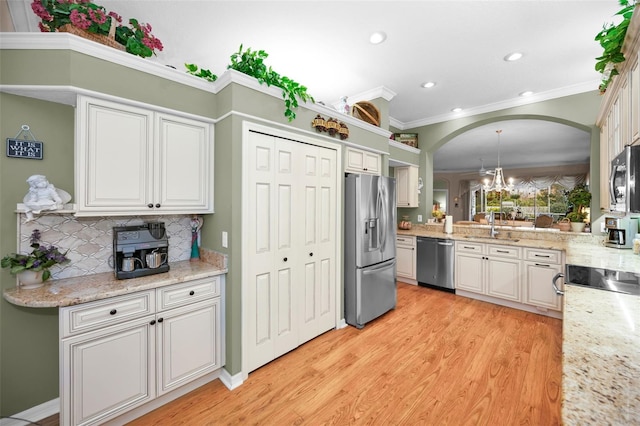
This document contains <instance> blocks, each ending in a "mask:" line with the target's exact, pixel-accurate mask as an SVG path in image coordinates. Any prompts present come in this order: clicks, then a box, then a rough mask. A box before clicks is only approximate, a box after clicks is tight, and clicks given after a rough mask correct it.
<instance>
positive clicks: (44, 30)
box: [38, 22, 51, 33]
mask: <svg viewBox="0 0 640 426" xmlns="http://www.w3.org/2000/svg"><path fill="white" fill-rule="evenodd" d="M38 28H40V31H42V32H43V33H48V32H51V30H50V29H49V27H47V26H46V25H44V24H43V23H42V22H38Z"/></svg>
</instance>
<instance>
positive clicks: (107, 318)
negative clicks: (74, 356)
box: [60, 291, 155, 337]
mask: <svg viewBox="0 0 640 426" xmlns="http://www.w3.org/2000/svg"><path fill="white" fill-rule="evenodd" d="M153 295H154V291H144V292H139V293H133V294H129V295H126V296H118V297H113V298H110V299H105V300H101V301H97V302H90V303H83V304H82V305H76V306H70V307H65V308H61V309H60V315H61V317H62V318H61V320H62V330H61V331H62V336H63V337H67V336H71V335H74V334H78V333H84V332H86V331H89V330H95V329H97V328H104V327H109V326H112V325H115V324H119V323H121V322H124V321H129V320H133V319H136V318H139V317H142V316H145V315H149V314H153V313H154V312H155V298H154V297H153Z"/></svg>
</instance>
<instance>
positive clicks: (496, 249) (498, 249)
mask: <svg viewBox="0 0 640 426" xmlns="http://www.w3.org/2000/svg"><path fill="white" fill-rule="evenodd" d="M488 247H489V249H488V250H487V254H489V255H490V256H495V257H506V258H509V259H519V258H520V249H519V248H518V247H509V246H494V245H490V246H488Z"/></svg>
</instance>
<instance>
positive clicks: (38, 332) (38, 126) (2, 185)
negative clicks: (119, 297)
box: [0, 93, 74, 416]
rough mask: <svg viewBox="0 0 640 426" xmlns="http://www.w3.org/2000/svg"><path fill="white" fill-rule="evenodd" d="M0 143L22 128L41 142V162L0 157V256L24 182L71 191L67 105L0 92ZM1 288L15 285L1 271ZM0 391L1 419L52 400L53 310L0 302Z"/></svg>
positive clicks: (12, 237)
mask: <svg viewBox="0 0 640 426" xmlns="http://www.w3.org/2000/svg"><path fill="white" fill-rule="evenodd" d="M0 111H1V113H0V129H2V135H1V137H2V141H3V146H4V141H5V140H6V138H8V137H10V138H13V137H15V136H16V134H17V133H18V132H19V131H20V126H21V125H23V124H27V125H29V127H30V128H31V132H32V133H33V134H34V135H35V137H36V138H37V139H38V140H41V141H43V142H44V148H43V153H44V159H43V160H41V161H40V160H25V159H19V158H9V157H6V156H5V155H2V156H0V191H1V192H0V194H1V203H0V210H1V211H2V221H1V222H0V235H1V237H0V255H2V256H4V255H6V254H9V253H13V252H16V251H17V247H16V233H17V225H16V214H15V209H16V204H17V203H20V202H22V198H23V197H24V195H25V194H26V193H27V191H28V189H29V186H28V185H27V183H26V179H27V178H28V177H29V176H31V175H33V174H43V175H45V176H47V178H48V179H49V181H50V182H51V183H53V184H54V185H55V186H56V187H58V188H61V189H64V190H65V191H67V192H69V193H73V141H74V136H73V129H74V110H73V108H72V107H69V106H64V105H59V104H53V103H50V102H45V101H39V100H35V99H30V98H24V97H20V96H13V95H8V94H5V93H0ZM0 274H1V275H0V283H1V288H2V289H3V290H4V289H6V288H10V287H13V286H15V277H14V276H12V275H11V274H9V272H8V270H7V269H2V270H1V272H0ZM0 354H1V355H0V356H1V360H2V363H1V364H0V387H1V392H2V394H1V396H2V398H0V401H1V406H0V413H1V414H2V415H3V416H7V415H10V414H15V413H17V412H20V411H22V410H25V409H27V408H30V407H31V406H33V405H37V404H40V403H42V402H45V401H49V400H51V399H54V398H57V397H58V311H57V309H28V308H22V307H18V306H15V305H12V304H10V303H8V302H7V301H5V300H4V298H3V299H2V300H0Z"/></svg>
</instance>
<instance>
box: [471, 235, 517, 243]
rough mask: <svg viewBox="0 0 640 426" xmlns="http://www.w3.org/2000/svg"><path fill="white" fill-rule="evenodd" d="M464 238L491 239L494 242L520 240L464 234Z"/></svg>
mask: <svg viewBox="0 0 640 426" xmlns="http://www.w3.org/2000/svg"><path fill="white" fill-rule="evenodd" d="M465 238H469V239H471V240H491V241H496V242H500V241H508V242H510V243H517V242H518V241H520V239H519V238H500V237H498V238H496V237H490V236H488V235H465Z"/></svg>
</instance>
